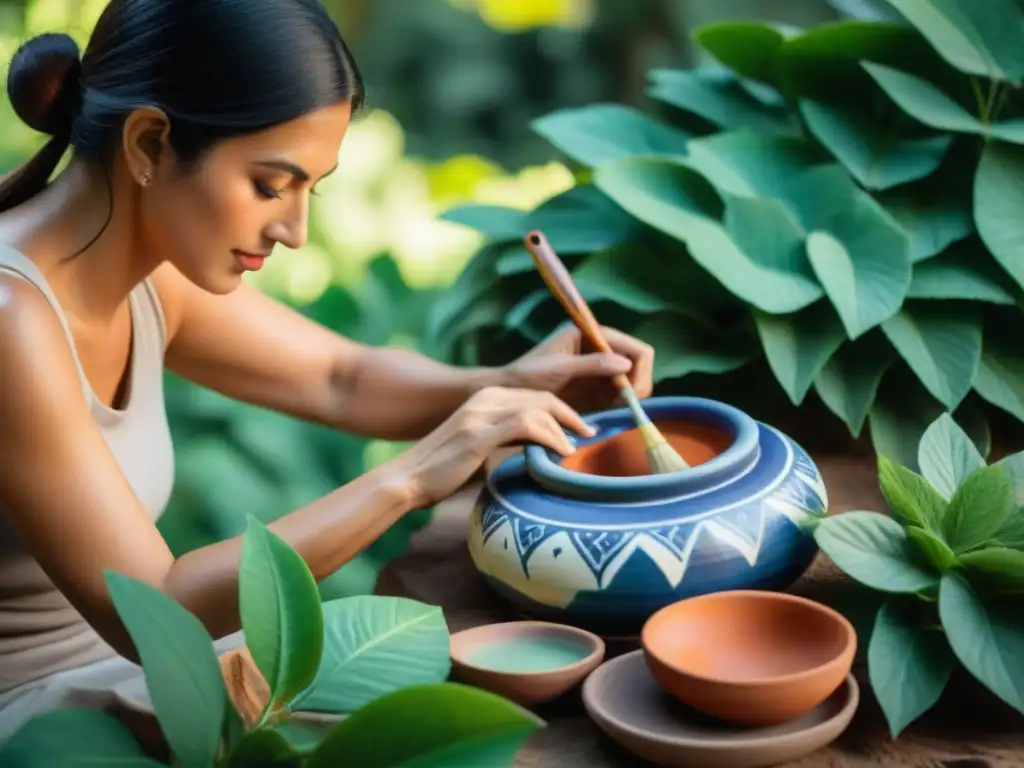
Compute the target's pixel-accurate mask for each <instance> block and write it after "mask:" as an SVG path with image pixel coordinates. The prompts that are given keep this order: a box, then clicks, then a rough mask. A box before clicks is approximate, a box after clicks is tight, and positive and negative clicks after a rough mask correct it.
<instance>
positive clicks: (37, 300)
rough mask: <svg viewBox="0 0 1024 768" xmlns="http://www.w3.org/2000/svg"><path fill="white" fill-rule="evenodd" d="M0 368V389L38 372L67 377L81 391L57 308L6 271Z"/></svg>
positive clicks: (1, 276) (0, 302)
mask: <svg viewBox="0 0 1024 768" xmlns="http://www.w3.org/2000/svg"><path fill="white" fill-rule="evenodd" d="M0 371H2V374H0V392H3V391H4V390H9V388H10V387H12V386H16V385H17V384H18V383H19V382H21V383H29V382H32V380H33V379H35V378H36V377H37V376H40V375H45V376H46V377H47V378H52V377H60V376H64V375H67V376H70V382H71V383H73V384H74V386H75V387H76V388H77V389H79V391H80V381H79V378H78V372H77V369H76V368H75V364H74V357H73V355H72V353H71V348H70V345H69V344H68V339H67V334H66V333H65V332H64V327H63V326H62V325H61V322H60V319H59V318H58V316H57V313H56V311H55V310H54V308H53V307H52V306H51V304H50V302H49V301H47V299H46V297H45V296H43V294H42V293H41V292H40V290H39V289H38V288H36V286H34V285H32V283H30V282H29V281H28V280H26V279H24V278H23V277H20V276H19V275H14V274H10V273H6V272H0ZM53 384H55V382H51V385H53ZM3 405H4V404H2V403H0V407H3Z"/></svg>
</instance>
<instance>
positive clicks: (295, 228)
mask: <svg viewBox="0 0 1024 768" xmlns="http://www.w3.org/2000/svg"><path fill="white" fill-rule="evenodd" d="M266 236H267V237H268V238H270V239H271V240H273V241H274V242H275V243H281V244H282V245H284V246H285V247H286V248H292V249H296V248H301V247H302V246H303V245H305V244H306V240H307V239H308V238H309V202H308V199H307V198H306V196H305V195H296V196H295V204H294V205H292V206H290V207H289V209H288V211H287V214H286V215H285V217H284V218H281V219H278V220H276V221H274V222H272V223H271V224H270V225H269V226H268V227H267V228H266Z"/></svg>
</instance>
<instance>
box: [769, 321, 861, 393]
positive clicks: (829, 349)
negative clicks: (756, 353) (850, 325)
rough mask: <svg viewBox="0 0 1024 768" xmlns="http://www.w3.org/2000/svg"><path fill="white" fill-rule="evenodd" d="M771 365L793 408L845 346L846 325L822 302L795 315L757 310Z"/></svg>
mask: <svg viewBox="0 0 1024 768" xmlns="http://www.w3.org/2000/svg"><path fill="white" fill-rule="evenodd" d="M753 314H754V323H755V325H756V326H757V333H758V336H759V337H760V339H761V345H762V346H763V347H764V353H765V357H767V359H768V366H769V367H770V368H771V370H772V373H773V374H774V375H775V378H776V380H777V381H778V382H779V384H781V385H782V388H783V390H785V392H786V394H787V395H788V396H789V399H790V401H791V402H792V403H793V404H794V405H799V404H800V403H801V402H803V399H804V397H806V396H807V390H808V389H810V388H811V384H812V383H813V382H814V380H815V378H816V377H817V376H818V373H819V372H820V371H821V369H822V367H823V366H824V365H825V363H826V362H827V361H828V359H829V358H830V357H831V356H832V355H833V354H834V353H835V351H836V350H837V349H839V345H840V344H842V343H843V326H842V324H841V323H840V322H839V318H838V317H836V314H835V312H834V311H833V310H832V307H831V306H829V305H828V304H826V303H825V302H819V303H818V304H815V305H813V306H811V307H808V308H807V309H805V310H803V311H801V312H797V313H796V314H793V315H769V314H766V313H764V312H758V311H754V313H753Z"/></svg>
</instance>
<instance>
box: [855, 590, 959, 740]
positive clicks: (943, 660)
mask: <svg viewBox="0 0 1024 768" xmlns="http://www.w3.org/2000/svg"><path fill="white" fill-rule="evenodd" d="M955 664H956V657H955V656H954V655H953V651H952V649H950V647H949V643H948V642H946V638H945V637H944V636H943V634H942V632H941V631H940V628H939V626H938V616H936V615H935V609H934V608H933V607H931V606H928V605H926V604H925V603H923V602H922V601H920V600H918V599H916V598H914V597H907V596H904V595H894V596H893V597H890V598H889V600H888V601H887V602H886V603H885V605H883V606H882V609H881V610H880V611H879V612H878V618H877V619H876V620H875V628H874V631H873V632H872V633H871V641H870V644H869V646H868V675H869V677H870V679H871V688H872V690H874V692H875V697H876V698H877V699H878V703H879V705H880V706H881V707H882V712H883V713H884V714H885V719H886V722H887V723H888V724H889V733H890V734H891V735H892V738H894V739H895V738H896V737H897V736H899V734H900V733H902V732H903V730H904V729H905V728H906V727H907V726H908V725H910V723H912V722H913V721H914V720H916V719H917V718H918V717H920V716H921V715H923V714H924V713H925V712H927V711H928V710H929V709H931V708H932V706H934V705H935V703H936V702H937V701H938V700H939V697H940V696H941V695H942V691H943V690H944V689H945V687H946V684H947V683H948V682H949V678H950V675H951V674H952V673H953V667H954V665H955Z"/></svg>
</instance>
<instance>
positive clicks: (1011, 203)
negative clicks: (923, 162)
mask: <svg viewBox="0 0 1024 768" xmlns="http://www.w3.org/2000/svg"><path fill="white" fill-rule="evenodd" d="M1022 212H1024V147H1018V146H1012V145H1010V144H1003V143H1001V142H998V141H990V142H987V143H986V144H985V148H984V150H983V151H982V153H981V162H979V163H978V172H977V173H976V174H975V176H974V223H975V225H976V226H977V227H978V234H979V235H981V239H982V240H984V241H985V245H987V246H988V248H989V250H990V251H991V252H992V255H993V256H995V258H996V261H998V262H999V263H1000V264H1001V265H1002V267H1003V269H1005V270H1006V271H1007V272H1008V273H1009V274H1010V275H1011V276H1012V277H1013V279H1014V280H1016V281H1017V285H1019V286H1022V287H1024V216H1022V215H1021V213H1022Z"/></svg>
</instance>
